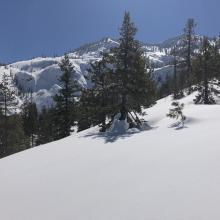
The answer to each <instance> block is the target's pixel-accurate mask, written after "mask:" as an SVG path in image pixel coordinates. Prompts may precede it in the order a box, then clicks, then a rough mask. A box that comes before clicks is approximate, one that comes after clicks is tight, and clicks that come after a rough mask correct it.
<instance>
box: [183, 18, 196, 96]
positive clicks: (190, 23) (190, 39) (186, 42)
mask: <svg viewBox="0 0 220 220" xmlns="http://www.w3.org/2000/svg"><path fill="white" fill-rule="evenodd" d="M195 27H196V23H195V20H194V19H193V18H189V19H188V20H187V22H186V25H185V28H184V30H183V31H184V34H183V37H184V38H183V56H184V58H185V68H184V74H185V87H186V88H188V94H190V93H191V92H192V88H191V86H192V84H193V75H192V74H193V71H192V56H193V54H194V49H195V43H196V36H195Z"/></svg>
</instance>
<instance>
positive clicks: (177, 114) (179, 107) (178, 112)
mask: <svg viewBox="0 0 220 220" xmlns="http://www.w3.org/2000/svg"><path fill="white" fill-rule="evenodd" d="M171 105H172V106H173V108H171V109H170V112H169V114H167V117H169V118H173V119H176V120H178V121H177V123H176V124H175V126H176V127H184V122H185V120H186V116H184V115H183V109H184V104H183V103H182V104H180V103H179V102H173V103H172V104H171Z"/></svg>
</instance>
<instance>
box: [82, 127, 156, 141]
mask: <svg viewBox="0 0 220 220" xmlns="http://www.w3.org/2000/svg"><path fill="white" fill-rule="evenodd" d="M152 129H154V128H153V127H150V126H149V125H148V124H147V123H144V124H143V126H142V128H141V129H137V128H131V129H128V130H126V131H122V130H120V129H118V130H117V129H115V130H114V132H112V131H106V132H98V131H94V132H90V133H88V134H86V135H84V136H83V137H91V138H93V139H96V138H102V139H104V141H105V143H106V144H107V143H113V142H115V141H117V140H119V139H125V138H129V137H131V136H133V135H135V134H138V133H141V132H143V131H147V130H152Z"/></svg>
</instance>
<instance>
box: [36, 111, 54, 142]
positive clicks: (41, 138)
mask: <svg viewBox="0 0 220 220" xmlns="http://www.w3.org/2000/svg"><path fill="white" fill-rule="evenodd" d="M53 117H54V109H53V108H49V109H46V108H45V107H44V108H43V109H42V111H41V112H40V114H39V117H38V130H37V140H36V144H37V145H42V144H46V143H49V142H52V141H54V140H55V139H56V137H55V134H56V133H55V128H56V124H55V123H54V120H53Z"/></svg>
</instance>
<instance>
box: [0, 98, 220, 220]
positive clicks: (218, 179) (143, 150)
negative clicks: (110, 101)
mask: <svg viewBox="0 0 220 220" xmlns="http://www.w3.org/2000/svg"><path fill="white" fill-rule="evenodd" d="M193 98H194V95H191V96H188V97H186V98H184V99H183V100H181V102H183V103H185V105H186V106H185V109H184V114H185V115H186V116H187V118H188V119H187V121H186V124H185V128H183V129H179V130H177V129H175V128H170V125H171V124H172V123H173V122H174V121H173V120H171V119H169V118H167V117H166V114H167V113H168V109H169V108H170V104H171V98H170V97H168V98H165V99H162V100H159V101H158V103H157V104H156V105H155V106H153V107H152V108H150V109H147V110H146V113H147V114H148V115H147V116H146V120H148V123H149V125H150V126H151V129H149V130H145V131H142V132H139V133H133V134H132V133H131V132H130V133H126V134H124V135H121V136H120V137H119V136H117V135H113V134H106V135H101V134H99V133H97V129H98V128H91V129H89V130H87V131H83V132H81V133H78V134H74V135H73V136H70V137H68V138H66V139H63V140H60V141H57V142H54V143H51V144H47V145H43V146H40V147H36V148H33V149H31V150H27V151H24V152H21V153H18V154H15V155H13V156H10V157H7V158H4V159H2V160H0V173H1V175H0V184H1V187H0V195H1V196H0V213H1V214H0V218H1V219H2V220H146V219H147V220H219V219H220V209H219V204H220V139H219V131H220V105H212V106H205V105H194V104H193V101H192V100H193Z"/></svg>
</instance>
